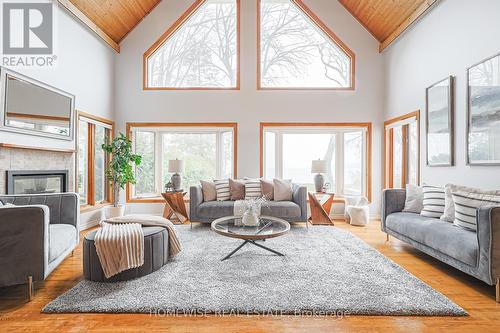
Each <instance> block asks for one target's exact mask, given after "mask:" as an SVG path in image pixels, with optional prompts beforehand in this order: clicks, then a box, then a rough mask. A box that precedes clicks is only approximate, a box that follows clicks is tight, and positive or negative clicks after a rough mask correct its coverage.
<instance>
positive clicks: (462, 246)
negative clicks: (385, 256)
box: [386, 213, 479, 266]
mask: <svg viewBox="0 0 500 333" xmlns="http://www.w3.org/2000/svg"><path fill="white" fill-rule="evenodd" d="M386 226H387V228H388V229H390V230H392V231H394V232H396V233H398V234H401V235H403V236H406V237H408V238H411V239H412V240H414V241H416V242H418V243H421V244H423V245H426V246H428V247H430V248H432V249H434V250H437V251H439V252H441V253H443V254H445V255H448V256H450V257H452V258H454V259H456V260H459V261H461V262H463V263H465V264H468V265H470V266H476V264H477V258H478V250H479V245H478V240H477V234H476V233H475V232H472V231H468V230H464V229H462V228H459V227H456V226H454V225H453V224H451V223H448V222H445V221H442V220H439V219H435V218H428V217H424V216H421V215H419V214H413V213H393V214H390V215H389V216H388V217H387V220H386Z"/></svg>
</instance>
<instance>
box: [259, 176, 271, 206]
mask: <svg viewBox="0 0 500 333" xmlns="http://www.w3.org/2000/svg"><path fill="white" fill-rule="evenodd" d="M260 188H261V190H262V195H263V196H265V197H266V199H267V200H269V201H271V200H274V183H273V181H272V180H265V179H261V180H260Z"/></svg>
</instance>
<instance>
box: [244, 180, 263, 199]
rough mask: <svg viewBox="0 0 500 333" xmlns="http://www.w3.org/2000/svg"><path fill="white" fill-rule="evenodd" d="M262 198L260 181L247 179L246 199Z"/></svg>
mask: <svg viewBox="0 0 500 333" xmlns="http://www.w3.org/2000/svg"><path fill="white" fill-rule="evenodd" d="M261 197H262V190H261V188H260V179H246V180H245V199H246V200H248V199H256V198H261Z"/></svg>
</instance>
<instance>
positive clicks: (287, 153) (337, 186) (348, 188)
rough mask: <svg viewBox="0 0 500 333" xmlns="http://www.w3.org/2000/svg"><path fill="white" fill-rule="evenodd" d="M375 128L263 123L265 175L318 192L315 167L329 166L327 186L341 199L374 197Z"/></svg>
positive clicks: (263, 169)
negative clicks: (317, 162) (315, 163)
mask: <svg viewBox="0 0 500 333" xmlns="http://www.w3.org/2000/svg"><path fill="white" fill-rule="evenodd" d="M370 147H371V124H369V123H353V124H321V123H319V124H318V123H314V124H294V123H289V124H286V123H280V124H274V123H261V150H262V160H261V173H262V176H263V177H264V178H268V179H272V178H282V179H292V181H293V182H295V183H299V184H303V185H307V187H308V189H309V190H310V191H314V185H313V177H314V175H313V174H311V163H312V161H313V160H317V159H321V160H325V161H326V162H327V172H326V174H325V175H324V176H325V182H326V183H328V184H329V191H332V192H334V193H335V194H337V195H365V196H367V197H368V198H370V196H371V193H370V192H371V191H370V187H371V184H370V182H371V180H370V179H371V176H370V170H371V167H370V166H371V156H370V153H369V151H370V149H371V148H370Z"/></svg>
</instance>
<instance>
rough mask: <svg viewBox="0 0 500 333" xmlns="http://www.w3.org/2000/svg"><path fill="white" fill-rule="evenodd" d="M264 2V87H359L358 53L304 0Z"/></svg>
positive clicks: (261, 21) (261, 25) (261, 80)
mask: <svg viewBox="0 0 500 333" xmlns="http://www.w3.org/2000/svg"><path fill="white" fill-rule="evenodd" d="M259 1H260V2H259V3H260V12H259V29H260V36H259V40H260V42H259V44H260V45H259V48H260V50H259V57H260V59H259V64H258V65H259V66H260V68H259V79H258V85H259V88H261V89H301V88H305V89H315V88H319V89H353V88H354V53H353V52H352V51H351V50H349V48H348V47H347V46H346V45H345V44H344V43H342V41H341V40H340V39H339V38H338V37H337V36H335V34H334V33H333V32H332V31H331V30H330V29H328V28H327V27H326V26H325V25H324V24H323V23H322V22H321V21H320V20H319V18H317V17H316V16H315V15H314V14H313V13H312V12H311V11H310V10H309V9H308V8H307V7H306V6H305V5H304V4H303V3H302V1H300V0H259Z"/></svg>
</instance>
